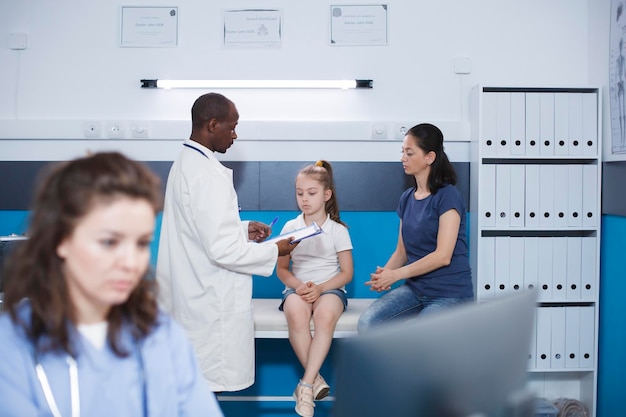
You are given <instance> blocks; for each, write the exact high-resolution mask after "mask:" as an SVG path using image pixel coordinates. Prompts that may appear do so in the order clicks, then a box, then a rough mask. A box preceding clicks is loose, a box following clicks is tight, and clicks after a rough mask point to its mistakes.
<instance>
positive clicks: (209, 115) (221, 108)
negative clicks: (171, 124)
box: [191, 93, 234, 129]
mask: <svg viewBox="0 0 626 417" xmlns="http://www.w3.org/2000/svg"><path fill="white" fill-rule="evenodd" d="M233 105H234V103H233V102H232V101H231V100H229V99H228V98H226V97H225V96H223V95H221V94H219V93H207V94H204V95H201V96H200V97H198V98H197V99H196V101H195V102H194V103H193V106H191V125H192V127H193V128H194V129H197V128H201V127H202V126H203V125H204V124H205V123H206V122H208V121H209V120H211V119H216V120H220V121H221V120H224V119H226V118H227V117H228V115H229V113H230V108H231V106H233Z"/></svg>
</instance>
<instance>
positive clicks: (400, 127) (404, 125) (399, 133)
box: [393, 122, 413, 140]
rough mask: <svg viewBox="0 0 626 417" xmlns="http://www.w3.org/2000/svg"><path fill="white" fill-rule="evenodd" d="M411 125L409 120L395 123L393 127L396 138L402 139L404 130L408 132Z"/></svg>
mask: <svg viewBox="0 0 626 417" xmlns="http://www.w3.org/2000/svg"><path fill="white" fill-rule="evenodd" d="M411 127H413V124H412V123H409V122H400V123H396V124H395V125H394V129H393V132H394V137H395V138H396V140H403V139H404V136H405V135H406V132H408V131H409V129H410V128H411Z"/></svg>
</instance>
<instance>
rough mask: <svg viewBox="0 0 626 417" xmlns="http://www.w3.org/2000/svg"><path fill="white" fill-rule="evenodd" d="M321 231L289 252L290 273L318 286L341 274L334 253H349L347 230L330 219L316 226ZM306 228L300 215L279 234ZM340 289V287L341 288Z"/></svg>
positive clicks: (286, 224) (349, 241) (350, 246)
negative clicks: (347, 251)
mask: <svg viewBox="0 0 626 417" xmlns="http://www.w3.org/2000/svg"><path fill="white" fill-rule="evenodd" d="M319 226H320V227H321V228H322V230H323V232H322V233H320V234H319V235H316V236H313V237H310V238H307V239H304V240H302V241H301V242H300V243H299V244H298V246H297V247H296V248H295V249H294V250H293V251H292V252H291V272H292V273H293V274H294V276H295V277H296V278H298V279H299V280H300V281H302V282H308V281H311V282H313V283H315V284H321V283H323V282H326V281H328V280H329V279H331V278H333V277H334V276H335V275H337V274H338V273H339V272H340V268H339V257H338V256H337V253H339V252H343V251H346V250H352V241H351V240H350V234H349V233H348V229H347V228H346V227H345V226H344V225H342V224H339V223H337V222H335V221H334V220H331V219H330V216H327V217H326V221H325V222H324V224H322V225H319ZM303 227H306V223H304V215H303V214H302V213H301V214H300V215H299V216H298V217H296V218H295V219H293V220H289V221H288V222H287V223H285V226H284V227H283V229H282V231H281V232H280V233H281V234H284V233H289V232H290V231H292V230H296V229H301V228H303ZM342 289H343V288H342Z"/></svg>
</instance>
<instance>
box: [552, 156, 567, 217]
mask: <svg viewBox="0 0 626 417" xmlns="http://www.w3.org/2000/svg"><path fill="white" fill-rule="evenodd" d="M568 173H569V166H568V165H561V164H559V165H554V227H559V228H567V223H568V221H567V212H568V209H567V203H568V200H569V196H568V195H567V192H568V191H569V189H568V187H569V181H568V177H567V174H568Z"/></svg>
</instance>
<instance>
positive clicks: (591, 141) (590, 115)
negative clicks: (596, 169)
mask: <svg viewBox="0 0 626 417" xmlns="http://www.w3.org/2000/svg"><path fill="white" fill-rule="evenodd" d="M582 100H583V102H582V112H583V114H582V132H583V134H582V138H583V143H582V148H583V149H582V153H583V155H589V156H591V155H596V154H597V153H598V145H597V142H598V104H597V102H598V95H597V94H596V93H587V94H583V99H582Z"/></svg>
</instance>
